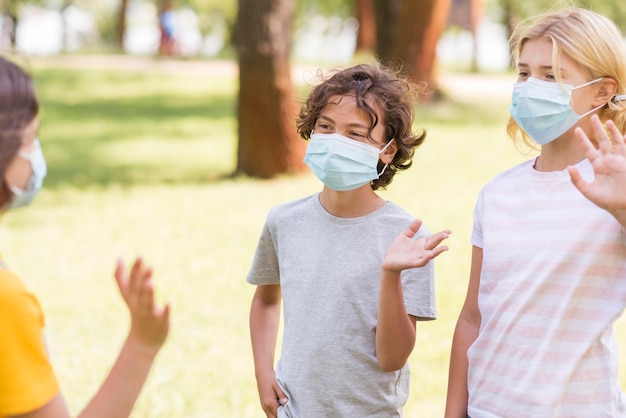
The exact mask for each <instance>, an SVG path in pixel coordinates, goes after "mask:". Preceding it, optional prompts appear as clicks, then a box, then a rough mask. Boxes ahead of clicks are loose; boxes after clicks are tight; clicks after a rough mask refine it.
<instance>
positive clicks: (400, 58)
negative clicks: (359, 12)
mask: <svg viewBox="0 0 626 418" xmlns="http://www.w3.org/2000/svg"><path fill="white" fill-rule="evenodd" d="M375 2H376V13H377V28H378V44H377V46H376V51H377V55H378V57H379V58H380V60H381V61H382V62H383V63H385V64H388V65H397V64H400V65H402V67H403V69H404V70H405V71H406V73H407V74H408V75H409V77H410V78H411V80H413V81H414V82H415V83H417V84H422V85H427V86H428V89H427V90H426V91H425V93H424V94H422V95H421V96H420V100H422V101H423V102H429V101H432V100H433V99H435V98H437V97H438V88H437V77H436V74H435V60H436V56H437V43H438V42H439V38H440V37H441V33H442V32H443V29H444V27H445V25H446V22H447V20H448V14H449V12H450V4H451V0H421V1H414V0H375ZM381 28H384V30H381Z"/></svg>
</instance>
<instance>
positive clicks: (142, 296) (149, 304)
mask: <svg viewBox="0 0 626 418" xmlns="http://www.w3.org/2000/svg"><path fill="white" fill-rule="evenodd" d="M151 276H152V270H151V269H148V270H146V274H145V275H144V276H143V278H142V279H143V281H142V282H141V284H142V286H141V287H140V288H139V295H138V301H139V308H140V309H141V313H143V314H147V315H150V316H154V314H155V308H154V286H153V284H152V280H151Z"/></svg>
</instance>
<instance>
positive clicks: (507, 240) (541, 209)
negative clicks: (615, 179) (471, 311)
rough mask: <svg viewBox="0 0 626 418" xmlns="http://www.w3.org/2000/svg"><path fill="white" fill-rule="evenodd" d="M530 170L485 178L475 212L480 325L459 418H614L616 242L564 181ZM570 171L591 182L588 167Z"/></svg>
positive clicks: (620, 283) (621, 276) (621, 277)
mask: <svg viewBox="0 0 626 418" xmlns="http://www.w3.org/2000/svg"><path fill="white" fill-rule="evenodd" d="M533 163H534V161H528V162H525V163H522V164H520V165H518V166H516V167H514V168H512V169H510V170H508V171H505V172H503V173H501V174H500V175H498V176H497V177H495V178H494V179H493V180H492V181H491V182H490V183H488V184H487V185H486V186H485V187H484V189H483V190H482V191H481V193H480V195H479V198H478V202H477V205H476V208H475V212H474V230H473V233H472V244H473V245H475V246H476V247H480V248H482V249H483V264H482V271H481V278H480V288H479V295H478V305H479V309H480V313H481V317H482V321H481V326H480V332H479V336H478V338H477V339H476V341H475V342H474V344H473V345H472V346H471V347H470V349H469V351H468V354H467V355H468V360H469V370H468V391H469V401H468V414H469V416H471V417H472V418H486V417H489V418H491V417H493V418H495V417H497V418H503V417H533V418H542V417H545V418H548V417H549V418H557V417H563V418H577V417H581V418H582V417H585V418H601V417H610V418H616V417H625V416H626V406H625V401H624V395H623V393H622V391H621V389H620V386H619V382H618V349H617V345H616V341H615V338H614V333H613V323H614V321H615V320H616V319H617V318H618V317H619V316H620V315H621V314H622V312H623V311H624V307H625V306H626V234H625V233H624V230H623V228H622V227H621V226H620V224H619V223H618V222H617V221H616V219H615V218H614V217H613V216H612V215H611V214H609V213H608V212H606V211H605V210H603V209H600V208H598V207H597V206H596V205H594V204H593V203H592V202H590V201H589V200H587V199H586V198H585V197H584V196H583V195H582V194H581V193H580V192H579V191H578V190H577V189H576V188H575V187H574V186H573V184H572V183H571V181H570V178H569V174H568V173H567V171H566V170H564V171H557V172H539V171H536V170H535V169H534V168H533ZM577 167H578V169H579V170H580V172H581V173H582V175H583V177H584V178H585V179H586V180H588V181H590V180H591V179H593V169H592V167H591V164H590V163H589V161H587V160H583V161H582V162H580V163H579V164H577Z"/></svg>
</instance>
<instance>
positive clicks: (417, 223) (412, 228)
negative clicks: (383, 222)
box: [404, 219, 422, 238]
mask: <svg viewBox="0 0 626 418" xmlns="http://www.w3.org/2000/svg"><path fill="white" fill-rule="evenodd" d="M421 227H422V220H421V219H415V220H413V222H411V224H410V225H409V227H408V228H407V229H406V230H405V231H404V235H406V236H407V237H409V238H413V237H414V236H415V234H417V231H419V229H420V228H421Z"/></svg>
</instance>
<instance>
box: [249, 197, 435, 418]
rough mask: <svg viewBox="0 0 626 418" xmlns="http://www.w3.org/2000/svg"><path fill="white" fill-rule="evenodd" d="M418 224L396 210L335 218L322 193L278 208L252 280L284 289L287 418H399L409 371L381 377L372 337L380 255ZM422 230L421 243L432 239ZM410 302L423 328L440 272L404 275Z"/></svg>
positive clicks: (280, 371)
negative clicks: (404, 232) (435, 280)
mask: <svg viewBox="0 0 626 418" xmlns="http://www.w3.org/2000/svg"><path fill="white" fill-rule="evenodd" d="M413 219H414V218H413V217H412V216H411V215H410V214H408V213H407V212H406V211H404V210H403V209H402V208H400V207H399V206H397V205H395V204H394V203H391V202H387V203H385V205H383V206H382V207H381V208H380V209H378V210H376V211H375V212H373V213H371V214H368V215H366V216H362V217H358V218H338V217H335V216H333V215H331V214H329V213H328V212H326V210H325V209H324V208H323V207H322V205H321V204H320V202H319V194H315V195H312V196H309V197H306V198H303V199H300V200H296V201H294V202H291V203H287V204H284V205H280V206H277V207H275V208H273V209H272V210H271V211H270V212H269V214H268V216H267V219H266V222H265V225H264V227H263V232H262V233H261V237H260V239H259V244H258V247H257V250H256V254H255V257H254V261H253V263H252V267H251V269H250V272H249V273H248V277H247V279H246V280H247V281H248V282H249V283H252V284H255V285H270V284H279V285H280V286H281V291H282V299H283V309H284V332H283V341H282V353H281V358H280V360H279V362H278V365H277V369H276V378H277V380H278V382H279V384H280V385H281V386H282V388H283V389H284V390H285V392H286V393H287V395H288V397H289V403H288V405H287V407H286V408H280V409H284V410H282V411H279V412H281V414H282V415H279V416H288V417H291V416H293V417H298V418H299V417H312V418H320V417H350V418H353V417H359V418H361V417H381V418H382V417H384V418H389V417H400V416H401V415H402V407H403V405H404V404H405V403H406V400H407V397H408V393H409V367H408V364H406V365H405V366H404V367H403V368H402V369H401V370H398V371H395V372H383V371H381V370H380V368H379V366H378V361H377V359H376V352H375V333H376V321H377V309H378V292H379V286H380V268H381V263H382V258H383V255H384V254H385V251H386V250H387V247H388V246H389V245H390V244H391V242H392V241H393V239H394V238H395V237H396V236H397V235H398V234H400V233H401V232H403V231H404V230H405V229H406V228H407V227H408V225H409V224H410V223H411V221H412V220H413ZM427 234H428V230H427V229H426V227H425V226H422V228H421V229H420V230H419V232H418V234H417V235H416V236H423V235H427ZM402 288H403V293H404V303H405V306H406V310H407V312H408V313H409V314H410V315H414V316H416V317H417V318H418V320H430V319H435V317H436V309H435V288H434V266H433V264H432V261H431V262H430V263H429V264H428V265H426V266H425V267H423V268H419V269H410V270H405V271H404V272H403V273H402Z"/></svg>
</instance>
